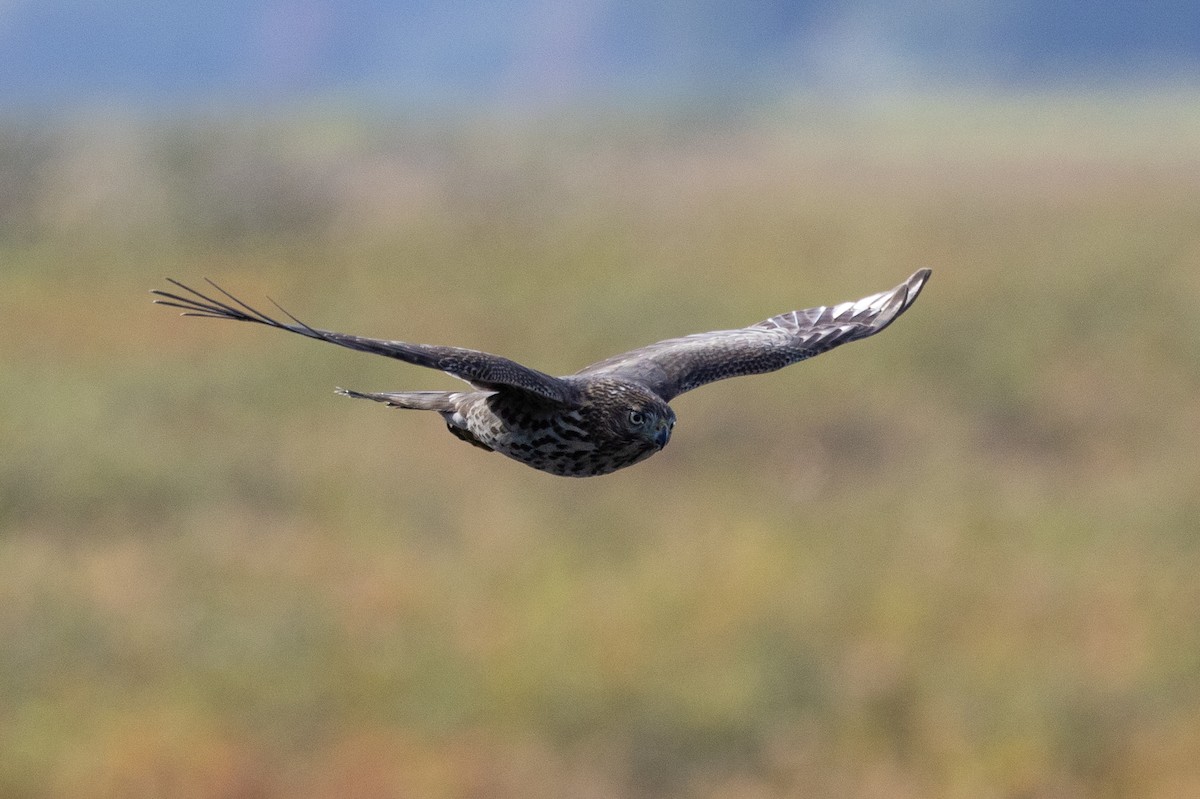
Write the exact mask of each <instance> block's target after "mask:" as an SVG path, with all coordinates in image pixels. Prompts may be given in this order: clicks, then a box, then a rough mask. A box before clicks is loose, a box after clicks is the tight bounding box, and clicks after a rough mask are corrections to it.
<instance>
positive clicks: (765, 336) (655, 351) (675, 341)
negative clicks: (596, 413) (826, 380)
mask: <svg viewBox="0 0 1200 799" xmlns="http://www.w3.org/2000/svg"><path fill="white" fill-rule="evenodd" d="M929 275H930V270H928V269H922V270H920V271H918V272H915V273H914V274H913V275H912V276H911V277H910V278H908V280H906V281H904V282H903V283H901V284H900V285H899V286H897V287H896V288H894V289H892V290H890V291H884V292H880V293H879V294H872V295H871V296H869V297H863V298H862V299H861V300H857V301H855V302H843V303H841V304H840V305H834V306H831V307H829V306H819V307H817V308H808V309H807V310H803V311H790V312H788V313H785V314H780V315H779V316H773V317H771V318H770V319H766V320H764V321H762V322H759V323H758V324H755V325H751V326H750V327H744V328H741V329H739V330H715V331H713V332H711V333H697V334H695V335H691V336H684V337H682V338H672V339H667V340H666V341H660V342H658V343H657V344H651V345H649V346H646V347H642V348H640V349H636V350H633V351H631V352H626V353H624V354H622V355H616V356H613V357H612V358H607V359H605V360H603V361H600V362H598V363H594V364H592V365H591V366H587V367H584V368H583V369H582V370H581V371H580V372H579V374H583V375H609V376H613V377H620V378H624V379H626V380H634V381H636V382H638V383H641V384H643V385H645V386H646V387H647V388H649V389H650V390H652V391H654V392H655V393H656V394H658V395H659V396H660V397H662V398H663V399H664V400H667V401H670V400H671V399H672V398H673V397H676V396H678V395H680V394H682V393H683V392H685V391H690V390H692V389H693V388H697V387H698V386H702V385H704V384H705V383H712V382H713V381H716V380H724V379H725V378H727V377H739V376H741V375H751V374H760V373H762V372H773V371H775V370H776V369H782V368H783V367H785V366H788V365H790V364H793V363H796V362H797V361H802V360H804V359H805V358H811V357H812V356H814V355H819V354H821V353H822V352H825V351H827V350H831V349H833V348H834V347H837V346H839V345H841V344H846V343H848V342H850V341H856V340H858V339H860V338H866V337H867V336H873V335H875V334H876V333H878V332H879V331H881V330H883V329H884V328H885V327H887V326H888V325H890V324H891V323H892V322H893V321H895V319H896V317H898V316H899V315H900V314H902V313H904V312H905V311H906V310H908V308H909V306H911V305H912V304H913V302H914V301H915V300H916V299H917V295H918V294H919V293H920V292H921V287H922V286H924V285H925V281H927V280H928V279H929Z"/></svg>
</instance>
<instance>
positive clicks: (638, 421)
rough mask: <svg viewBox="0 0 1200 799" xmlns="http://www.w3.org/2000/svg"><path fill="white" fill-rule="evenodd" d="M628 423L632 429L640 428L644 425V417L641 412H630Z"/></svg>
mask: <svg viewBox="0 0 1200 799" xmlns="http://www.w3.org/2000/svg"><path fill="white" fill-rule="evenodd" d="M629 423H630V424H631V425H633V426H634V427H641V426H642V425H643V424H645V423H646V415H645V414H644V413H642V412H641V411H630V412H629Z"/></svg>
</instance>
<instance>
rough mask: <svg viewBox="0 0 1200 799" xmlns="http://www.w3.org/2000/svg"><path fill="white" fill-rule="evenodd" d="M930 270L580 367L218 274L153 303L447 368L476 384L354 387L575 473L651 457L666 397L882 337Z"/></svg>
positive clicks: (659, 441)
mask: <svg viewBox="0 0 1200 799" xmlns="http://www.w3.org/2000/svg"><path fill="white" fill-rule="evenodd" d="M929 275H930V270H928V269H921V270H919V271H917V272H915V273H913V275H912V276H911V277H909V278H908V279H907V280H905V281H904V282H903V283H901V284H900V285H899V286H896V287H895V288H894V289H891V290H890V291H883V292H880V293H878V294H872V295H871V296H869V297H863V298H862V299H861V300H857V301H854V302H843V303H840V304H838V305H832V306H824V305H822V306H818V307H815V308H808V309H806V310H802V311H789V312H787V313H784V314H780V315H779V316H773V317H771V318H770V319H766V320H764V321H762V322H759V323H757V324H753V325H750V326H749V327H743V328H739V329H737V330H716V331H713V332H710V333H697V334H695V335H691V336H683V337H682V338H671V339H666V340H665V341H659V342H658V343H656V344H650V345H649V346H646V347H641V348H639V349H636V350H631V351H629V352H626V353H623V354H621V355H614V356H613V357H611V358H606V359H605V360H602V361H598V362H597V363H594V364H592V365H591V366H585V367H584V368H583V369H580V370H579V371H578V372H576V373H575V374H572V375H566V376H563V377H552V376H551V375H548V374H546V373H544V372H539V371H538V370H536V369H531V368H530V367H528V366H524V365H522V364H519V363H517V362H516V361H511V360H509V359H508V358H503V357H501V356H499V355H490V354H488V353H486V352H479V351H478V350H471V349H465V348H462V347H445V346H437V345H432V344H413V343H409V342H406V341H385V340H382V339H375V338H365V337H363V336H352V335H348V334H346V333H335V332H333V331H331V330H321V329H318V328H315V327H312V326H310V325H308V324H306V323H305V322H302V321H300V320H299V319H297V318H296V317H295V316H293V315H292V314H291V313H289V312H288V311H286V310H284V309H283V308H282V307H281V306H279V305H278V303H274V300H272V303H274V304H275V307H276V308H278V309H279V311H280V312H281V313H282V314H283V315H284V316H286V317H287V319H288V320H289V321H286V322H285V321H280V320H278V319H275V318H272V317H270V316H267V315H266V314H264V313H262V312H261V311H258V310H255V309H254V308H252V307H250V306H249V305H247V304H246V303H245V302H243V301H241V300H239V299H238V298H237V297H234V296H233V295H232V294H230V293H229V292H227V291H225V290H224V289H223V288H221V287H220V286H218V285H217V284H216V283H214V282H212V281H211V280H209V281H207V282H208V284H209V285H210V286H211V287H212V290H213V291H210V293H209V294H205V293H202V292H200V291H197V290H196V289H193V288H190V287H189V286H186V285H184V284H183V283H180V282H179V281H177V280H172V279H171V278H167V281H168V282H169V283H171V284H172V285H173V286H175V287H176V289H178V291H179V292H180V293H176V292H173V291H162V290H158V289H156V290H154V291H152V292H151V293H153V294H156V295H157V296H158V299H156V300H155V302H157V303H160V304H162V305H168V306H171V307H174V308H180V309H182V310H183V315H184V316H203V317H210V318H214V319H233V320H236V321H239V322H254V323H255V324H260V325H267V326H268V327H275V328H278V329H280V330H288V331H291V332H292V333H298V334H300V335H302V336H307V337H308V338H313V339H317V340H318V341H328V342H329V343H331V344H337V345H338V346H341V347H347V348H349V349H352V350H359V351H361V352H370V353H374V354H376V355H386V356H387V357H389V358H396V359H397V360H401V361H405V362H407V363H411V364H415V365H417V366H424V367H428V368H430V369H440V370H441V371H443V372H446V373H447V374H450V375H453V376H454V377H457V378H460V379H461V380H464V381H466V382H467V383H469V384H470V386H471V388H470V390H463V391H395V392H380V393H371V392H364V391H352V390H350V389H344V388H339V389H337V393H339V394H342V395H344V396H347V397H355V398H358V399H369V400H375V401H376V402H382V403H384V404H385V405H388V406H391V407H393V408H411V409H415V410H422V411H436V412H437V413H439V414H440V415H441V417H442V419H444V420H445V422H446V426H447V427H448V428H449V429H450V432H451V433H453V434H454V435H456V436H458V437H459V438H461V439H463V440H464V441H467V442H469V443H471V444H474V445H475V446H477V447H482V448H483V449H486V450H491V451H493V452H499V453H501V454H502V455H507V456H508V457H510V458H512V459H514V460H517V461H520V462H521V463H524V464H525V465H527V466H532V467H533V468H534V469H540V470H541V471H544V472H550V473H551V474H556V475H563V476H570V477H591V476H595V475H601V474H609V473H611V472H615V471H617V470H618V469H623V468H625V467H626V466H631V465H632V464H635V463H637V462H639V461H642V460H645V459H646V458H648V457H650V456H651V455H653V454H654V453H656V452H658V451H659V450H661V449H662V448H663V447H665V446H666V445H667V442H668V441H669V440H670V439H671V431H672V429H673V428H674V427H675V412H674V411H673V410H671V406H670V405H668V404H667V403H668V402H670V401H671V400H672V399H674V398H675V397H677V396H679V395H680V394H682V393H683V392H685V391H690V390H692V389H693V388H697V387H699V386H702V385H704V384H706V383H711V382H713V381H715V380H724V379H725V378H727V377H738V376H740V375H750V374H759V373H762V372H773V371H775V370H776V369H782V368H783V367H785V366H788V365H790V364H793V363H796V362H798V361H802V360H804V359H805V358H811V357H812V356H814V355H819V354H821V353H822V352H826V351H827V350H831V349H833V348H834V347H837V346H840V345H842V344H846V343H848V342H851V341H856V340H858V339H860V338H866V337H867V336H873V335H875V334H876V333H878V332H879V331H881V330H883V329H884V328H885V327H887V326H888V325H890V324H891V323H892V322H894V321H895V320H896V317H898V316H899V315H900V314H902V313H904V312H905V311H906V310H908V308H909V306H911V305H912V304H913V302H914V301H915V300H916V299H917V295H918V294H920V292H921V288H922V287H923V286H924V285H925V281H927V280H928V279H929Z"/></svg>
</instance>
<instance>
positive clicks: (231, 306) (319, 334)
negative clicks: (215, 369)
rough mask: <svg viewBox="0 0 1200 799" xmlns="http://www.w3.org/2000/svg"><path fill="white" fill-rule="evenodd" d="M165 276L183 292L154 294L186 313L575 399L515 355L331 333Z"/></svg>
mask: <svg viewBox="0 0 1200 799" xmlns="http://www.w3.org/2000/svg"><path fill="white" fill-rule="evenodd" d="M167 281H168V282H169V283H171V284H172V285H174V286H177V287H178V288H180V289H182V290H183V291H184V292H186V294H176V293H172V292H169V291H160V290H158V289H155V290H153V291H152V292H151V293H152V294H156V295H158V296H159V297H160V298H161V299H158V300H155V302H157V303H159V304H160V305H169V306H171V307H173V308H182V309H183V311H184V314H183V315H184V316H206V317H209V318H212V319H233V320H236V321H239V322H254V323H256V324H260V325H267V326H268V327H275V328H279V329H280V330H288V331H291V332H292V333H299V334H300V335H302V336H307V337H308V338H314V339H317V340H319V341H328V342H329V343H331V344H337V345H338V346H339V347H347V348H349V349H352V350H359V351H360V352H370V353H374V354H376V355H386V356H387V357H389V358H396V359H397V360H401V361H405V362H406V363H411V364H416V365H417V366H425V367H428V368H430V369H440V370H441V371H443V372H446V373H447V374H451V375H453V376H455V377H457V378H460V379H462V380H466V381H467V382H468V383H470V384H471V385H473V386H475V387H476V388H480V389H488V390H496V391H518V392H522V393H524V394H526V395H528V396H530V397H531V398H536V399H537V400H540V401H542V402H550V403H553V404H555V405H562V406H575V405H577V403H578V400H577V389H576V388H575V387H574V386H573V385H572V384H571V383H570V382H569V381H566V380H562V379H560V378H557V377H551V376H550V375H548V374H544V373H543V372H539V371H537V370H536V369H530V368H529V367H527V366H522V365H521V364H519V363H517V362H516V361H511V360H509V359H508V358H502V357H500V356H499V355H491V354H489V353H486V352H479V351H478V350H470V349H465V348H463V347H443V346H438V345H433V344H411V343H409V342H406V341H384V340H382V339H375V338H364V337H362V336H351V335H347V334H345V333H335V332H333V331H330V330H318V329H317V328H314V327H310V326H309V325H307V324H305V323H304V322H301V321H300V320H299V319H297V318H296V317H294V316H292V315H291V314H290V313H288V312H287V311H285V310H284V309H283V308H281V307H279V305H278V304H276V307H277V308H279V310H280V311H281V312H282V313H283V314H285V315H286V316H287V317H288V318H289V319H290V320H291V321H292V322H293V324H286V323H284V322H280V321H278V320H276V319H272V318H271V317H269V316H267V315H266V314H264V313H262V312H260V311H257V310H255V309H254V308H251V307H250V306H249V305H247V304H246V303H244V302H242V301H241V300H239V299H238V298H237V297H234V296H233V295H232V294H230V293H229V292H227V291H225V289H223V288H221V287H220V286H218V285H217V284H216V283H213V282H212V281H211V280H210V281H208V283H209V285H211V286H212V287H213V288H214V289H216V290H217V291H219V292H220V293H221V294H222V295H223V296H224V299H216V298H214V297H210V296H208V295H206V294H202V293H201V292H199V291H197V290H196V289H194V288H191V287H189V286H185V285H184V284H183V283H180V282H179V281H177V280H172V279H170V278H167Z"/></svg>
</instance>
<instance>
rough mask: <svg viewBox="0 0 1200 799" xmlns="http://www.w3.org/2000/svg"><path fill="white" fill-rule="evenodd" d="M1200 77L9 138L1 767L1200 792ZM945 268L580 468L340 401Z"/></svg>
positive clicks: (588, 791)
mask: <svg viewBox="0 0 1200 799" xmlns="http://www.w3.org/2000/svg"><path fill="white" fill-rule="evenodd" d="M1197 109H1200V103H1197V102H1196V98H1194V97H1175V98H1165V99H1164V98H1158V99H1155V98H1150V99H1145V100H1139V101H1133V102H1128V103H1125V104H1120V105H1113V104H1105V103H1101V102H1095V103H1092V102H1080V101H1075V102H1067V101H1065V99H1064V98H1049V99H1042V100H1037V99H1034V100H1026V101H1020V102H1012V103H996V104H991V105H981V104H976V105H971V104H963V103H949V102H945V103H930V104H927V105H917V106H911V107H905V108H899V107H896V108H891V109H887V108H884V109H876V110H874V111H869V112H868V111H862V112H847V111H845V110H840V111H839V110H837V109H832V108H828V107H822V106H819V105H812V106H809V105H798V106H796V107H792V108H786V109H776V110H774V111H772V112H770V113H763V114H760V115H758V116H753V117H751V116H743V117H740V118H738V119H736V120H726V121H724V122H720V123H717V122H712V121H697V120H695V119H689V118H687V117H686V115H678V116H675V117H673V118H672V121H671V122H668V123H663V122H656V123H651V122H650V121H649V120H648V119H647V118H643V117H637V116H630V117H626V118H622V119H619V120H615V121H614V120H609V119H603V118H601V117H600V116H599V115H591V116H588V117H587V118H586V119H583V120H582V121H574V120H568V119H566V118H565V116H564V117H563V118H558V119H550V118H541V119H538V120H535V121H529V120H519V119H506V118H489V119H485V120H460V121H457V122H444V123H439V124H436V125H428V124H427V125H421V124H416V123H412V122H409V121H406V120H403V119H397V118H388V119H379V118H374V119H373V118H368V117H365V116H361V115H354V114H350V113H334V112H312V113H308V114H304V115H300V116H299V117H298V118H293V119H287V120H284V119H276V120H272V121H266V122H261V121H250V120H249V119H248V118H244V117H242V118H215V117H214V118H207V119H190V120H186V121H176V122H172V123H170V124H163V123H161V122H148V121H144V120H141V121H139V120H130V119H121V118H112V117H89V118H78V119H74V120H65V121H60V122H59V123H56V124H54V125H51V126H25V127H22V126H19V125H13V124H10V125H8V126H0V342H2V344H0V397H3V400H2V407H3V413H2V414H0V451H2V452H3V458H0V794H3V795H4V796H11V797H28V799H42V798H43V797H45V798H46V799H49V798H50V797H71V799H88V798H89V797H193V796H205V797H229V798H230V799H232V798H233V797H263V798H264V799H267V798H271V797H300V798H301V799H306V798H308V797H312V798H316V797H344V796H357V797H421V798H422V799H442V798H444V799H455V798H458V797H521V798H522V799H531V798H532V799H536V798H537V797H565V796H570V797H583V798H587V797H595V799H610V798H611V799H624V798H626V797H630V798H636V797H689V798H690V797H696V798H697V799H710V798H711V799H716V797H721V798H722V799H767V798H768V797H769V798H772V799H774V798H776V797H778V798H780V799H782V797H801V796H842V797H899V798H904V797H913V798H914V799H915V798H916V797H963V798H964V799H965V798H966V797H971V798H972V799H976V798H980V797H982V798H985V799H986V797H1047V798H1049V797H1125V796H1128V797H1190V796H1196V795H1200V723H1198V720H1200V577H1198V576H1197V575H1198V574H1200V456H1198V453H1200V156H1198V155H1197V154H1198V153H1200V112H1198V111H1197ZM920 266H931V267H932V268H933V269H934V277H933V280H932V281H931V283H930V284H929V287H928V289H927V291H926V294H925V296H923V297H922V299H921V300H920V302H918V303H917V305H916V306H915V307H914V309H913V310H912V312H910V313H909V314H908V315H907V316H905V317H904V318H903V319H901V320H900V321H899V322H898V323H897V324H896V325H895V326H894V327H892V328H891V329H889V330H888V331H887V332H886V333H885V334H884V335H882V336H879V337H878V338H874V339H871V340H870V341H868V342H864V343H861V344H855V345H853V346H850V347H846V348H844V349H841V350H838V351H837V352H835V353H832V354H829V355H826V356H823V357H821V358H819V359H817V360H815V361H812V362H810V363H806V364H802V365H800V366H797V367H793V368H792V369H789V370H786V371H784V372H780V373H777V374H774V375H769V376H763V377H756V378H748V379H743V380H737V381H728V382H724V383H719V384H715V385H713V386H710V387H707V388H705V389H703V390H702V391H698V392H695V393H693V394H688V395H685V396H684V397H682V398H680V399H679V400H677V401H676V403H675V407H676V409H677V411H678V413H679V417H680V423H679V426H678V428H677V429H676V434H675V437H674V439H673V441H672V444H671V446H670V447H669V448H668V449H667V450H666V451H665V452H664V453H663V454H661V455H659V456H657V457H655V458H653V459H652V460H650V461H648V462H646V463H644V464H641V465H638V466H636V467H634V468H632V469H629V470H627V471H625V472H622V473H619V474H616V475H613V476H611V477H606V478H597V479H592V480H586V481H572V480H567V479H561V478H553V477H549V476H547V475H543V474H540V473H537V472H534V471H532V470H530V469H526V468H523V467H521V466H519V465H518V464H515V463H513V462H510V461H508V460H506V459H503V458H501V457H500V456H496V455H489V454H487V453H483V452H481V451H479V450H477V449H474V448H472V447H468V446H465V445H463V444H462V443H461V442H459V441H456V440H455V439H453V438H452V437H451V436H449V435H448V434H447V433H446V432H445V430H444V429H443V428H442V425H441V424H440V422H439V420H437V418H436V417H433V416H431V415H425V414H421V413H416V412H402V411H389V410H387V409H384V408H382V407H379V406H376V405H373V404H370V403H362V402H357V403H356V402H348V401H346V400H343V399H340V398H338V397H336V396H334V394H333V393H332V389H333V387H334V386H337V385H345V386H351V387H357V388H363V389H402V388H422V387H429V388H437V387H448V386H452V385H455V383H454V382H453V381H451V380H449V379H447V378H444V376H441V375H438V374H435V373H431V372H427V371H425V370H422V369H418V368H415V367H409V366H405V365H401V364H394V363H391V362H387V361H385V360H384V359H379V358H371V357H367V356H362V355H358V354H355V353H351V352H347V351H344V350H338V349H336V348H333V347H323V346H319V345H317V344H315V343H313V342H308V341H304V340H302V339H299V338H298V337H291V336H285V335H282V334H279V333H277V332H274V331H268V330H265V329H258V328H253V327H250V326H246V325H233V324H224V323H217V322H208V321H205V320H191V319H186V320H181V319H178V318H176V317H175V316H174V315H173V314H171V313H170V312H168V311H167V310H165V309H162V308H158V307H155V306H152V305H151V304H150V302H149V296H148V295H147V294H146V290H147V289H150V288H153V287H156V286H162V285H163V283H162V282H161V278H162V277H163V276H165V275H170V276H176V277H179V278H182V279H185V280H188V281H196V280H198V279H200V278H201V277H203V276H211V277H213V278H215V279H217V280H218V281H219V282H222V283H223V284H225V285H227V287H228V288H230V289H232V290H236V291H237V292H238V293H240V294H241V295H243V296H245V297H246V298H247V299H249V300H251V301H252V302H253V300H254V298H261V297H262V296H263V295H264V294H267V293H269V294H270V295H271V296H273V297H274V298H275V299H277V300H279V301H280V302H281V303H283V304H284V305H285V306H286V307H288V308H289V310H292V311H294V312H295V313H297V314H298V315H300V316H301V317H302V318H304V319H305V320H306V321H310V322H311V323H313V324H319V325H322V326H325V327H331V328H335V329H342V330H346V331H349V332H358V333H363V334H367V335H382V336H388V337H397V338H409V339H412V340H418V341H432V342H442V343H455V344H461V345H465V346H474V347H477V348H482V349H488V350H491V351H495V352H500V353H503V354H506V355H508V356H511V357H514V358H516V359H518V360H522V361H524V362H527V363H530V364H532V365H535V366H538V367H540V368H542V369H545V370H547V371H551V372H558V373H564V372H569V371H573V370H575V369H576V368H578V367H580V366H582V365H583V364H585V363H588V362H590V361H592V360H596V359H598V358H600V357H603V356H606V355H609V354H611V353H613V352H617V351H620V350H623V349H627V348H632V347H634V346H637V345H640V344H644V343H647V342H649V341H652V340H655V339H658V338H664V337H667V336H672V335H678V334H682V333H689V332H696V331H700V330H705V329H713V328H720V327H730V326H740V325H742V324H746V323H749V322H752V321H755V320H757V319H761V318H764V317H766V316H768V315H771V314H774V313H778V312H780V311H783V310H786V309H789V308H794V307H806V306H808V305H812V304H818V303H828V302H831V301H840V300H844V299H851V298H855V297H858V296H861V295H863V294H867V293H870V292H874V291H877V290H880V289H884V288H887V287H890V286H892V285H894V284H895V283H896V282H898V281H899V280H900V279H901V278H903V277H904V276H906V275H908V274H909V273H910V272H911V271H913V270H914V269H916V268H918V267H920Z"/></svg>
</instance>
